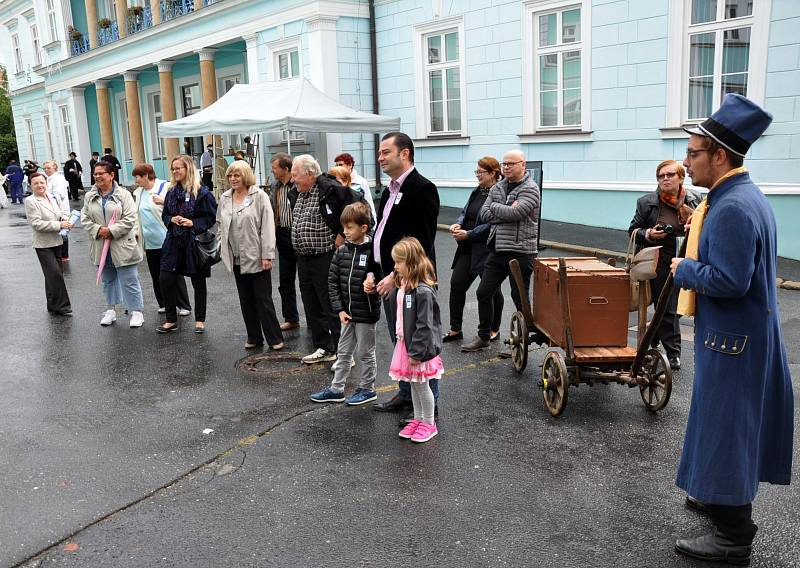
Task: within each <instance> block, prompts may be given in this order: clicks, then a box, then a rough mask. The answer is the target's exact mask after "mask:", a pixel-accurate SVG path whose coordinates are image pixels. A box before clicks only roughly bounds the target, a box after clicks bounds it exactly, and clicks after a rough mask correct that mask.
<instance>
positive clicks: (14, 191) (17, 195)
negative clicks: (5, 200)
mask: <svg viewBox="0 0 800 568" xmlns="http://www.w3.org/2000/svg"><path fill="white" fill-rule="evenodd" d="M24 197H25V192H24V191H23V190H22V183H21V182H17V183H13V182H12V183H11V203H17V202H19V203H22V199H23V198H24Z"/></svg>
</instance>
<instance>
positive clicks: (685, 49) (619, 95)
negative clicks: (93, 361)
mask: <svg viewBox="0 0 800 568" xmlns="http://www.w3.org/2000/svg"><path fill="white" fill-rule="evenodd" d="M51 7H52V8H53V9H55V10H57V11H59V16H60V18H61V19H60V20H58V21H59V22H63V26H62V27H63V29H62V30H61V32H60V34H61V35H60V36H59V35H58V33H59V32H56V36H55V37H56V39H54V40H53V41H50V40H51V37H50V36H49V35H48V34H47V33H44V32H42V31H39V32H38V33H39V36H40V38H42V39H40V43H43V42H47V43H46V44H43V45H42V46H41V47H40V49H41V50H43V52H46V56H47V57H50V58H52V59H53V60H54V61H52V62H50V68H49V73H47V72H46V71H47V70H48V66H47V62H44V63H42V64H40V66H39V67H38V68H37V67H36V66H28V64H27V63H26V61H29V60H30V59H31V58H32V57H33V56H34V51H33V49H32V47H31V46H32V45H33V44H34V41H33V39H32V33H31V31H30V26H31V22H33V21H35V22H38V28H39V30H43V29H45V28H46V27H47V26H48V22H49V19H48V17H49V14H50V12H51V10H50V8H51ZM373 12H374V16H373V15H372V13H373ZM95 20H96V21H95ZM90 22H94V24H93V25H91V26H90V25H89V23H90ZM118 22H124V26H122V27H123V29H124V30H125V31H124V32H122V33H121V32H120V25H119V24H118ZM0 25H1V26H2V27H0V48H2V51H3V52H4V53H12V54H16V53H17V51H16V50H17V49H19V53H20V55H19V57H20V59H22V60H23V61H22V62H21V63H22V70H21V71H20V73H13V72H11V73H9V75H10V87H11V96H12V101H13V104H14V110H15V120H16V125H17V135H18V139H19V140H20V150H21V157H27V155H29V154H30V153H31V152H32V151H33V150H34V149H35V152H36V155H37V156H39V157H40V158H41V157H42V155H43V153H47V152H48V151H49V150H50V148H48V147H47V142H46V140H47V136H46V129H47V125H45V124H44V119H43V117H44V114H45V110H47V113H46V114H48V115H49V116H50V118H49V120H50V121H51V123H50V130H51V132H54V133H55V134H54V136H55V141H54V142H53V144H52V151H53V152H65V151H67V146H68V145H69V144H70V143H71V144H72V147H73V148H77V150H76V151H77V152H78V153H79V155H81V156H83V157H84V159H88V154H89V153H90V151H91V150H92V149H96V150H101V149H102V147H103V146H104V145H106V144H105V142H107V141H109V140H110V141H111V146H112V147H114V148H115V151H116V153H117V155H118V156H119V157H120V159H123V160H124V163H125V164H126V167H127V169H128V171H129V170H130V168H131V167H132V164H133V160H134V158H136V154H137V152H139V153H140V156H141V157H142V159H146V160H147V161H151V162H153V163H155V164H156V166H157V169H158V170H159V171H160V172H163V171H164V168H163V164H164V159H165V157H166V156H167V155H169V154H170V148H169V147H168V145H169V144H175V143H176V142H170V141H164V140H159V139H158V137H157V136H156V135H155V132H156V124H157V123H158V122H159V121H161V120H167V119H168V118H169V116H170V111H171V110H172V111H173V112H172V115H173V116H176V117H181V116H185V115H187V114H191V113H192V112H196V111H197V110H198V109H199V108H202V106H204V104H205V103H206V102H207V101H209V100H213V99H214V98H216V97H218V96H221V95H222V94H224V93H225V92H226V91H227V89H229V88H230V86H231V85H233V84H235V83H236V82H256V81H262V80H278V79H284V78H289V77H294V76H298V75H301V76H304V77H307V78H309V79H310V80H311V81H313V82H314V83H315V84H316V85H317V86H318V87H320V88H321V89H322V90H324V91H325V92H326V93H328V94H329V95H332V96H334V97H336V98H338V99H339V100H341V101H342V102H344V103H345V104H348V105H350V106H352V107H354V108H357V109H360V110H365V111H374V110H375V106H374V101H375V100H377V104H378V109H377V110H378V111H379V112H380V113H381V114H385V115H389V116H399V117H400V118H401V120H402V129H403V130H404V131H405V132H407V133H409V134H410V135H411V137H412V138H413V139H414V140H415V144H416V146H417V148H418V150H417V152H416V158H417V166H418V168H419V169H420V171H421V172H422V173H423V174H424V175H425V176H427V177H429V178H430V179H432V180H434V181H435V182H436V184H437V185H438V186H439V188H440V192H441V196H442V202H443V204H445V205H451V206H461V205H462V204H463V202H464V201H465V200H466V197H467V195H468V192H469V191H470V190H471V189H472V188H473V187H474V185H475V183H476V182H475V178H474V176H473V175H472V172H473V170H474V169H475V165H476V162H477V160H478V159H479V158H481V157H482V156H484V155H493V156H496V157H498V158H499V157H501V156H502V154H503V152H505V151H506V150H509V149H512V148H513V149H521V150H523V151H524V152H525V154H526V156H527V157H528V159H530V160H541V161H542V162H543V169H544V180H545V181H544V198H543V213H542V215H543V217H544V218H546V219H552V220H559V221H565V222H571V223H582V224H588V225H597V226H605V227H613V228H627V225H628V222H629V221H630V218H631V216H632V213H633V210H634V203H635V201H636V199H637V198H638V197H639V196H640V195H641V194H642V193H643V192H647V191H652V190H653V189H654V187H655V166H656V165H657V164H658V163H659V162H660V161H662V160H664V159H667V158H675V159H677V160H682V159H683V155H684V153H685V145H686V138H687V136H686V134H685V133H684V132H683V130H682V128H681V127H682V126H684V125H686V124H693V123H696V122H698V121H701V120H702V119H703V118H705V117H706V116H707V115H708V114H709V113H710V112H711V111H713V109H714V108H715V107H716V106H717V105H718V103H719V101H720V99H721V96H722V94H724V93H725V92H740V93H744V94H746V95H747V96H748V97H750V98H752V99H753V100H755V101H756V102H758V103H759V104H761V105H763V106H764V107H765V108H766V109H767V110H769V111H770V112H771V113H773V114H774V116H775V121H774V122H773V124H772V126H771V127H770V128H769V130H768V131H767V133H766V134H765V136H764V137H763V138H762V139H761V140H759V141H758V142H757V143H756V144H755V145H754V146H753V148H752V150H751V152H750V154H749V156H748V160H747V161H746V165H747V166H748V167H749V168H750V170H751V172H752V174H753V177H754V179H755V180H757V182H758V183H759V184H760V186H761V187H762V189H763V191H764V192H765V194H766V195H767V197H768V199H769V200H770V202H771V203H772V205H773V208H774V210H775V213H776V216H777V218H778V227H779V233H780V234H779V254H781V255H783V256H787V257H790V258H796V259H800V226H798V223H797V222H796V221H795V219H796V218H797V217H798V216H800V161H798V159H797V158H798V157H800V37H798V34H797V32H796V30H798V29H800V2H798V1H796V0H647V1H644V0H493V1H492V2H488V1H487V0H375V1H374V2H370V1H367V0H322V1H317V2H302V1H299V0H247V1H245V0H194V1H192V0H161V1H159V0H127V2H126V1H125V0H27V1H25V2H22V1H19V0H17V1H13V2H9V1H4V2H0ZM67 26H71V27H72V31H71V32H69V33H71V34H72V37H71V38H68V37H67V34H68V29H67ZM92 28H94V29H92ZM371 29H374V35H373V34H372V33H371ZM76 32H79V33H80V35H79V34H78V33H76ZM14 35H16V36H17V37H16V40H14ZM93 35H96V37H95V38H94V39H92V38H93ZM120 35H125V36H126V37H120ZM373 40H374V43H375V46H376V47H375V50H374V51H373V49H372V47H371V44H372V42H373ZM14 41H16V42H17V43H16V44H15V43H14ZM54 42H55V43H54ZM59 42H60V43H59ZM15 57H16V55H15ZM59 57H60V59H59ZM203 62H204V63H203ZM209 62H210V63H209ZM11 66H12V67H13V63H12V65H11ZM210 69H213V74H212V75H210V74H209V73H210ZM373 74H374V75H375V76H376V77H377V83H376V85H377V93H374V91H373V80H372V77H373ZM32 76H33V77H34V79H33V80H32V79H31V77H32ZM204 85H206V86H208V85H214V86H215V89H210V88H205V89H204ZM126 87H127V90H126ZM211 90H215V91H216V92H214V93H213V96H212V94H211V93H210V91H211ZM98 93H100V99H102V100H100V99H98ZM133 94H135V95H136V97H133V98H132V96H131V95H133ZM170 94H171V97H172V99H173V100H174V102H173V104H172V105H171V106H173V107H174V109H172V108H171V107H170V105H169V98H170ZM134 99H138V101H137V100H134ZM105 100H107V102H104V101H105ZM64 101H67V102H64ZM98 102H99V103H100V104H98ZM165 102H166V103H167V104H166V105H165V104H164V103H165ZM265 104H268V101H265ZM65 105H66V106H67V108H68V110H69V111H71V114H69V115H68V116H66V120H62V118H61V116H60V114H59V113H60V112H62V111H61V110H60V109H61V107H63V106H65ZM132 106H133V107H136V106H138V108H139V112H138V115H137V116H138V121H137V116H131V115H129V113H130V112H131V108H132ZM165 106H166V108H165ZM104 107H107V108H104ZM101 115H102V116H107V117H108V120H101ZM137 122H138V123H139V124H140V126H138V127H137V128H134V129H133V130H134V131H133V132H132V129H131V125H133V126H136V125H137ZM64 124H67V125H68V126H69V132H70V135H71V140H70V141H68V140H67V139H66V132H67V129H66V127H65V126H64ZM246 134H252V133H242V135H241V136H244V135H246ZM241 136H240V137H229V138H227V137H226V140H225V141H223V149H224V150H228V149H231V148H235V147H238V146H240V145H241ZM286 136H291V137H292V138H294V139H295V140H293V141H292V148H293V151H298V152H299V151H308V152H311V153H313V154H315V155H316V156H318V158H319V159H320V162H321V163H323V164H329V163H330V162H331V161H332V159H333V157H334V155H335V154H336V153H338V152H339V151H349V152H350V153H352V154H353V155H354V156H355V158H356V162H357V168H358V169H359V170H360V171H361V173H362V174H364V175H365V176H367V177H368V178H370V179H374V176H375V171H376V170H375V164H374V139H373V136H372V135H363V136H360V135H331V134H329V135H312V134H310V133H309V134H304V133H291V134H289V133H274V134H270V135H268V136H267V137H266V139H265V140H264V143H262V144H261V147H260V148H259V152H260V153H263V154H264V156H268V155H269V154H270V153H271V152H274V151H277V150H278V149H280V148H282V147H283V140H284V138H285V137H286ZM59 137H60V138H59ZM182 142H183V143H184V144H186V143H187V142H188V146H185V147H188V149H189V150H190V151H191V152H192V153H194V154H195V155H196V154H198V153H199V151H200V149H201V148H202V146H203V141H202V139H197V140H188V141H182ZM182 147H183V146H182ZM173 150H175V149H174V148H173ZM62 156H63V154H60V155H59V156H57V157H59V158H62ZM128 179H129V178H128ZM86 181H87V182H88V179H87V180H86Z"/></svg>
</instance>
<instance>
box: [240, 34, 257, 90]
mask: <svg viewBox="0 0 800 568" xmlns="http://www.w3.org/2000/svg"><path fill="white" fill-rule="evenodd" d="M243 39H244V41H245V44H246V45H247V82H248V83H258V82H259V81H260V75H259V69H258V34H250V35H246V36H244V38H243Z"/></svg>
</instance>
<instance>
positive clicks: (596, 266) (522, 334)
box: [506, 257, 672, 416]
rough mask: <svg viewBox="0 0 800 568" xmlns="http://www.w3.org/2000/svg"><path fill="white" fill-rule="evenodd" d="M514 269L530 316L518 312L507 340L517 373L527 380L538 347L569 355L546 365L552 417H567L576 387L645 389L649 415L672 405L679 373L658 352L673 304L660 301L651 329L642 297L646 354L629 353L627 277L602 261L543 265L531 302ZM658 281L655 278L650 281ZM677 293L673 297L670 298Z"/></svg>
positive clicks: (551, 357) (641, 341) (554, 355)
mask: <svg viewBox="0 0 800 568" xmlns="http://www.w3.org/2000/svg"><path fill="white" fill-rule="evenodd" d="M656 258H657V257H656ZM653 266H655V263H653ZM510 269H511V274H512V277H513V278H514V281H515V283H516V285H517V289H518V290H520V298H521V303H522V311H517V312H514V314H513V316H512V317H511V324H510V334H509V338H508V339H507V340H506V344H508V345H509V347H510V351H511V360H512V362H513V365H514V368H515V369H516V370H517V372H519V373H521V372H522V371H523V370H524V369H525V367H526V365H527V361H528V348H529V346H530V345H531V344H534V343H535V344H539V345H548V346H550V347H560V348H561V349H562V350H563V351H564V355H562V354H561V353H560V352H559V351H558V350H555V349H553V350H550V351H549V352H548V353H547V355H545V358H544V361H543V363H542V365H541V368H542V376H541V381H540V382H539V386H540V387H541V389H542V395H543V397H544V402H545V405H546V406H547V410H548V411H549V412H550V414H551V415H553V416H558V415H560V414H561V413H562V412H563V411H564V408H565V407H566V405H567V399H568V394H569V387H570V386H575V387H577V386H578V385H581V384H588V385H590V386H593V385H594V384H596V383H602V384H608V383H618V384H622V385H627V386H628V387H631V388H634V387H638V388H639V393H640V395H641V398H642V401H643V402H644V405H645V407H646V408H647V409H648V410H650V411H652V412H657V411H659V410H661V409H663V408H664V407H665V406H666V405H667V402H668V401H669V397H670V394H671V392H672V369H671V368H670V366H669V362H668V361H667V358H666V356H665V355H664V354H663V353H662V352H661V351H659V350H658V349H654V348H651V347H650V342H651V341H652V338H653V337H654V335H655V330H656V329H657V327H658V325H659V323H660V322H661V318H662V317H663V313H664V309H665V307H666V299H667V298H662V299H663V300H664V301H659V306H658V307H657V309H656V314H655V316H654V317H653V319H652V320H651V322H650V323H649V325H648V324H647V305H646V301H644V293H643V292H642V293H641V294H640V301H639V309H638V341H637V345H638V347H631V346H629V345H628V313H629V309H630V277H629V275H628V273H627V272H626V271H625V270H623V269H619V268H614V267H612V266H610V265H608V264H605V263H603V262H601V261H600V260H599V259H597V258H594V257H588V258H587V257H580V258H540V259H537V260H536V261H535V266H534V277H533V283H532V284H533V290H534V293H532V294H531V296H530V300H529V298H528V297H527V294H525V293H524V290H525V288H524V287H523V283H522V275H521V272H520V269H519V264H518V263H517V261H516V260H512V261H511V264H510ZM654 275H655V272H654V271H653V273H652V275H650V274H648V275H646V276H644V278H652V277H653V276H654ZM636 278H637V276H636V275H634V279H636ZM638 278H642V276H641V275H639V276H638ZM642 284H647V282H646V281H645V282H643V283H642ZM669 284H670V286H669V287H668V286H665V287H664V288H665V289H666V288H669V289H670V290H671V287H672V286H671V280H670V282H669ZM642 289H644V286H642ZM670 290H665V293H666V295H667V296H668V295H669V291H670ZM662 296H664V294H662ZM534 299H535V302H534ZM662 299H660V300H662ZM659 308H660V310H659Z"/></svg>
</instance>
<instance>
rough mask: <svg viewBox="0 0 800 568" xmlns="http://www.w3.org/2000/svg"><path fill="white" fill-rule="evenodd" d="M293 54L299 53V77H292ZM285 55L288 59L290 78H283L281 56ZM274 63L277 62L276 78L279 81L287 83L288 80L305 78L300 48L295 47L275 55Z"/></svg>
mask: <svg viewBox="0 0 800 568" xmlns="http://www.w3.org/2000/svg"><path fill="white" fill-rule="evenodd" d="M292 53H297V75H292ZM282 55H285V56H287V57H288V58H289V59H288V70H289V76H288V77H281V56H282ZM273 61H274V62H275V77H276V78H277V80H278V81H286V80H288V79H296V78H297V77H302V76H303V66H302V64H301V63H300V48H299V47H295V48H291V49H284V50H282V51H278V52H276V53H275V54H274V55H273Z"/></svg>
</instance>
